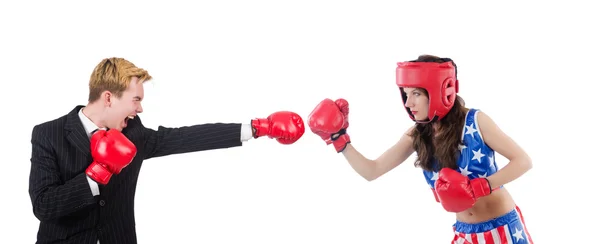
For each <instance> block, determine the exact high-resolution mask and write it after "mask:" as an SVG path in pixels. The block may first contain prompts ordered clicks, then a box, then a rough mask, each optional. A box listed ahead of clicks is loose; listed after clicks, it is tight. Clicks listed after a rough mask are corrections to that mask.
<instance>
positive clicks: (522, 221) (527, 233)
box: [515, 206, 533, 244]
mask: <svg viewBox="0 0 600 244" xmlns="http://www.w3.org/2000/svg"><path fill="white" fill-rule="evenodd" d="M515 207H516V209H517V212H518V213H519V217H520V218H521V224H523V229H524V230H525V234H526V235H527V241H528V242H529V244H533V240H532V239H531V236H530V235H529V231H528V230H527V226H526V225H525V219H524V218H523V214H521V209H519V206H515Z"/></svg>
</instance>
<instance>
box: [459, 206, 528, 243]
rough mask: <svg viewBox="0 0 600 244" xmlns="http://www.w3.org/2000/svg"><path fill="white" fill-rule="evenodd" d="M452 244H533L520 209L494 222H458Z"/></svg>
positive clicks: (493, 220)
mask: <svg viewBox="0 0 600 244" xmlns="http://www.w3.org/2000/svg"><path fill="white" fill-rule="evenodd" d="M453 228H454V239H453V240H452V244H484V243H485V244H533V240H531V236H530V235H529V231H527V227H526V226H525V221H524V220H523V215H522V214H521V210H520V209H519V207H518V206H517V207H515V209H514V210H513V211H511V212H509V213H507V214H505V215H503V216H500V217H498V218H494V219H492V220H489V221H486V222H481V223H476V224H467V223H463V222H460V221H457V222H456V223H455V224H454V226H453Z"/></svg>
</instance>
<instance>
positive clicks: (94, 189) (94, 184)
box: [85, 175, 100, 196]
mask: <svg viewBox="0 0 600 244" xmlns="http://www.w3.org/2000/svg"><path fill="white" fill-rule="evenodd" d="M85 177H86V178H87V181H88V183H89V184H90V189H92V196H98V195H100V188H98V183H97V182H95V181H94V180H92V178H90V177H89V176H87V175H86V176H85Z"/></svg>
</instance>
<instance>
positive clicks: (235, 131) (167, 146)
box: [142, 123, 252, 159]
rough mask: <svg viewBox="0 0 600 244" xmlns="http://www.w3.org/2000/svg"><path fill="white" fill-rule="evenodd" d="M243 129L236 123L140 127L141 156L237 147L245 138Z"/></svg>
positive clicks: (151, 156) (147, 157)
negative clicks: (141, 135)
mask: <svg viewBox="0 0 600 244" xmlns="http://www.w3.org/2000/svg"><path fill="white" fill-rule="evenodd" d="M243 128H244V127H243V126H242V124H240V123H210V124H200V125H193V126H184V127H178V128H167V127H163V126H159V127H158V130H153V129H149V128H143V129H142V130H143V133H144V139H145V141H144V143H145V145H144V158H145V159H149V158H153V157H161V156H166V155H171V154H180V153H188V152H197V151H204V150H212V149H221V148H229V147H237V146H241V145H242V141H243V140H244V139H246V140H247V139H249V138H248V135H247V132H245V133H242V131H247V129H246V130H244V129H243ZM246 128H247V127H246ZM251 130H252V129H251V128H250V131H251ZM250 137H252V134H250Z"/></svg>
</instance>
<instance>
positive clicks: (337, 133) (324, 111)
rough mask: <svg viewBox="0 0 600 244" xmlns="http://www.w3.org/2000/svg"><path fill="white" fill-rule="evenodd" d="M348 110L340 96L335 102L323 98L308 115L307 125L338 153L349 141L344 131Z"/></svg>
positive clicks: (347, 105) (346, 102)
mask: <svg viewBox="0 0 600 244" xmlns="http://www.w3.org/2000/svg"><path fill="white" fill-rule="evenodd" d="M349 112H350V109H349V104H348V101H346V100H345V99H343V98H340V99H338V100H336V101H335V102H334V101H333V100H331V99H329V98H327V99H324V100H323V101H321V103H319V104H318V105H317V107H315V109H314V110H313V111H312V112H311V113H310V115H309V116H308V126H309V127H310V130H311V131H312V132H313V133H315V134H316V135H318V136H319V137H321V139H323V140H324V141H325V143H326V144H327V145H329V144H333V146H334V148H335V150H336V151H337V152H338V153H339V152H342V151H344V149H345V148H346V145H348V143H350V136H349V135H348V134H347V133H346V129H348V125H349V123H348V114H349Z"/></svg>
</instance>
